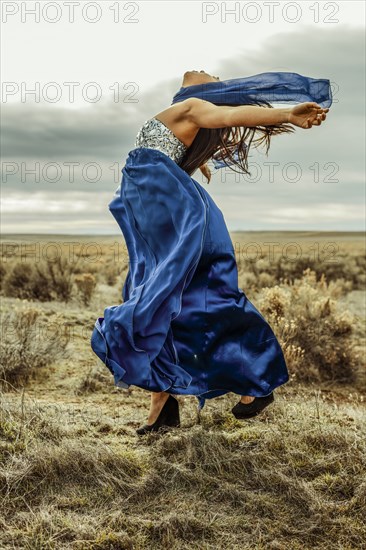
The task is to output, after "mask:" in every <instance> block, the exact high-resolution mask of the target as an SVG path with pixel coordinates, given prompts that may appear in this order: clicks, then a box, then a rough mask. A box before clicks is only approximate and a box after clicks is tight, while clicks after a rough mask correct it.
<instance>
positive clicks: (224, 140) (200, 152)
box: [180, 100, 295, 183]
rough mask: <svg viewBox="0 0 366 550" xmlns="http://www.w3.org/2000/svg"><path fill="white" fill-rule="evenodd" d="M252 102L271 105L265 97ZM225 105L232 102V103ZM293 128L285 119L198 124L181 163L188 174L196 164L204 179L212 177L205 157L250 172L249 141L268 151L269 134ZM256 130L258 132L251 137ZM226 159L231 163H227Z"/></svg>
mask: <svg viewBox="0 0 366 550" xmlns="http://www.w3.org/2000/svg"><path fill="white" fill-rule="evenodd" d="M253 104H255V105H258V106H260V107H264V108H266V107H268V108H273V106H272V105H271V104H270V103H269V102H267V101H265V100H253ZM226 105H230V106H233V105H231V104H226ZM294 131H295V129H294V128H293V127H292V126H291V125H290V124H288V123H281V124H273V125H270V126H253V127H250V128H247V127H245V126H233V127H225V128H200V129H199V131H198V132H197V135H196V137H195V139H194V140H193V142H192V144H191V145H190V147H189V148H188V149H187V152H186V155H185V157H184V158H183V160H182V162H181V163H180V167H181V168H182V169H183V170H185V171H186V172H187V173H188V174H189V175H192V174H193V172H195V171H196V170H197V168H199V169H200V170H201V172H202V174H203V175H204V176H205V177H206V179H207V183H209V182H210V179H211V170H210V169H209V167H208V164H207V161H208V160H209V159H211V158H215V159H216V160H219V161H223V162H224V163H225V164H226V166H228V167H229V168H230V169H231V170H233V171H234V172H239V173H245V174H249V175H251V173H250V172H249V169H248V156H249V150H250V146H251V144H252V142H253V144H254V146H255V147H258V146H259V145H261V144H262V143H264V144H265V145H266V155H268V151H269V148H270V141H271V136H273V135H277V134H284V133H292V132H294ZM256 133H258V134H260V135H259V137H256V138H255V139H254V136H255V135H256ZM237 147H239V148H238V158H237V159H236V158H235V157H234V152H235V150H236V148H237ZM224 157H226V158H224ZM228 160H229V161H230V163H233V164H232V165H231V164H230V165H229V164H228V162H227V161H228ZM232 166H237V167H238V168H239V170H235V169H234V168H233V167H232Z"/></svg>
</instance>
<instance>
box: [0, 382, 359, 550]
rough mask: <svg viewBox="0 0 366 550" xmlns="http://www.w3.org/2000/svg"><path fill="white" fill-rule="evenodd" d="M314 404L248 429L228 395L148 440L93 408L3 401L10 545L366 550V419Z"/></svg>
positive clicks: (1, 477) (293, 404)
mask: <svg viewBox="0 0 366 550" xmlns="http://www.w3.org/2000/svg"><path fill="white" fill-rule="evenodd" d="M13 397H14V396H13ZM306 397H307V398H306V400H301V399H298V398H296V394H295V393H294V392H292V394H291V392H288V394H287V395H286V393H285V392H283V393H282V394H281V396H280V397H279V398H278V399H277V401H276V402H275V404H273V406H272V408H271V409H267V412H266V413H263V414H262V416H261V417H260V418H259V417H258V418H257V419H255V420H250V421H246V422H240V421H238V420H236V419H235V418H234V417H233V416H232V415H231V414H230V413H229V409H230V399H229V398H228V397H227V396H225V397H224V398H222V399H220V405H221V411H220V410H219V409H220V407H216V406H215V405H214V404H213V403H212V404H210V407H209V409H210V410H207V411H205V412H202V413H201V415H202V419H201V423H200V424H193V425H192V421H191V420H190V421H189V422H187V419H186V418H184V420H183V427H182V428H181V429H179V430H174V431H172V432H170V433H169V434H166V435H163V436H161V435H159V434H151V435H150V436H148V437H147V438H145V439H144V440H143V441H142V440H136V438H135V436H134V434H133V430H132V429H129V428H128V427H125V426H124V425H123V424H122V425H121V424H120V422H118V421H112V419H111V418H108V416H104V417H100V418H99V419H98V420H96V421H95V420H94V419H93V414H92V405H90V408H88V412H87V413H84V422H83V423H79V422H77V421H76V422H69V423H67V422H60V420H61V418H62V416H61V415H62V410H61V409H60V410H59V411H58V413H57V415H55V417H53V416H52V415H50V413H49V411H48V410H47V409H46V410H43V407H42V406H41V405H34V404H33V403H32V402H31V401H30V400H27V398H26V397H24V394H23V395H21V394H20V393H19V394H18V395H17V398H16V399H11V400H10V399H9V400H8V401H7V400H3V402H2V415H1V434H2V436H3V441H2V444H1V455H0V456H1V460H0V486H1V496H2V507H1V509H2V510H3V512H2V518H1V521H2V523H3V525H6V526H7V529H6V530H4V531H3V533H2V534H1V535H0V544H1V547H3V548H7V547H9V548H10V547H12V544H14V543H16V544H17V545H18V546H17V547H18V548H19V547H20V548H32V549H33V548H52V549H53V548H83V549H84V548H90V549H96V548H98V549H99V548H116V549H117V548H141V549H142V548H167V547H169V548H237V547H241V548H258V549H259V548H263V549H264V548H281V549H282V548H283V549H285V548H293V549H300V548H302V549H304V548H324V549H328V548H329V549H330V548H332V549H333V548H342V549H343V548H354V549H356V548H357V549H360V548H362V547H363V546H362V545H363V535H364V529H365V525H364V523H363V521H364V517H363V507H364V506H365V503H366V502H365V499H366V492H365V490H366V480H365V466H366V465H365V458H366V452H365V451H366V448H365V447H366V444H365V441H366V438H365V435H366V434H365V425H366V424H365V409H364V408H363V409H360V408H357V407H355V406H350V405H343V406H339V407H335V406H330V405H329V404H328V403H327V402H325V401H324V400H323V399H322V398H321V397H320V396H319V394H318V393H315V394H314V393H310V392H308V393H307V395H306ZM211 409H212V410H211ZM65 412H66V411H65ZM69 413H70V410H69ZM66 417H67V415H66V414H65V418H66Z"/></svg>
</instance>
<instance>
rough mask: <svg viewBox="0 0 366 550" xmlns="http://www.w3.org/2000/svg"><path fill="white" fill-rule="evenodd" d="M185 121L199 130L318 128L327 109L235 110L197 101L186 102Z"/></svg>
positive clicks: (244, 107) (313, 106) (307, 106)
mask: <svg viewBox="0 0 366 550" xmlns="http://www.w3.org/2000/svg"><path fill="white" fill-rule="evenodd" d="M186 106H187V114H186V116H187V118H188V119H189V120H190V121H191V122H192V123H194V124H195V125H196V126H197V127H199V128H224V127H228V126H246V127H248V128H250V127H254V126H271V125H274V124H282V123H285V122H289V123H292V124H294V125H295V126H300V127H301V128H311V125H312V124H315V125H317V126H319V125H320V124H321V121H322V120H324V119H325V116H326V115H325V113H326V112H327V111H329V109H322V108H321V107H320V105H318V104H317V103H314V102H305V103H301V104H300V105H296V107H285V108H267V107H259V106H257V105H238V106H235V107H231V106H226V105H215V104H214V103H211V102H209V101H205V100H203V99H198V98H190V99H187V100H186Z"/></svg>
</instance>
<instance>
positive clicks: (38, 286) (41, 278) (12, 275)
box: [4, 256, 75, 302]
mask: <svg viewBox="0 0 366 550" xmlns="http://www.w3.org/2000/svg"><path fill="white" fill-rule="evenodd" d="M74 269H75V266H74V265H72V264H70V263H68V262H67V260H66V258H63V257H60V256H56V257H54V258H47V259H43V260H42V261H41V262H40V263H37V262H35V263H34V264H32V265H31V264H29V263H25V262H17V263H15V264H14V265H13V266H12V268H11V270H10V272H9V273H8V275H7V277H6V278H5V280H4V294H5V295H6V296H11V297H13V298H21V299H27V300H36V301H39V302H47V301H51V300H61V301H64V302H68V301H69V300H70V298H71V294H72V288H73V282H72V276H73V272H74Z"/></svg>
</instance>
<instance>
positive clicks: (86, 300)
mask: <svg viewBox="0 0 366 550" xmlns="http://www.w3.org/2000/svg"><path fill="white" fill-rule="evenodd" d="M74 281H75V284H76V286H77V288H78V291H79V294H80V296H81V299H82V302H83V304H84V305H86V306H88V305H89V304H90V300H91V298H92V296H93V293H94V290H95V288H96V286H97V281H96V279H95V277H94V275H92V274H91V273H82V274H81V275H76V276H75V279H74Z"/></svg>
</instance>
